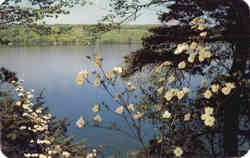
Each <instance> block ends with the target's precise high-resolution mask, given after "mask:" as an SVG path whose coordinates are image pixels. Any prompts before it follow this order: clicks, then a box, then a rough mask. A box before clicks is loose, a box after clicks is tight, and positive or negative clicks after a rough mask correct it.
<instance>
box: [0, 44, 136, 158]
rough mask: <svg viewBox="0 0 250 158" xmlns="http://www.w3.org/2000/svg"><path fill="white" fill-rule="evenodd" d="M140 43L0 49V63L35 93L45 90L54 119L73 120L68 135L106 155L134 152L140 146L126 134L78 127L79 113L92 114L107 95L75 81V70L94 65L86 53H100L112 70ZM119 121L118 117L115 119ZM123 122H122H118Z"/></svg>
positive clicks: (76, 71) (105, 118)
mask: <svg viewBox="0 0 250 158" xmlns="http://www.w3.org/2000/svg"><path fill="white" fill-rule="evenodd" d="M140 47H141V45H130V46H129V45H99V46H92V47H89V48H86V47H81V46H60V47H57V46H55V47H20V48H0V66H4V67H6V68H8V69H9V70H11V71H15V72H17V76H18V77H19V79H23V80H24V87H25V88H26V89H35V91H36V94H38V93H39V92H40V91H42V90H43V89H45V91H44V92H45V93H44V95H45V101H46V103H45V104H46V105H47V106H49V108H50V111H51V113H52V114H54V115H56V117H57V118H63V117H68V118H69V120H70V121H72V125H71V127H70V129H69V133H70V134H71V135H76V136H78V138H79V139H80V138H87V139H88V141H87V144H91V145H100V144H103V145H105V146H106V148H105V152H106V155H110V154H113V153H115V152H118V151H123V152H128V151H136V150H138V148H139V145H138V144H137V143H136V141H134V140H131V139H129V138H128V137H126V136H123V135H121V134H118V133H115V132H114V131H107V130H103V129H95V128H82V129H79V128H77V127H76V126H75V121H77V120H78V118H79V117H80V116H81V115H82V116H83V117H84V118H86V117H91V116H93V112H92V111H91V108H92V106H93V105H94V104H97V103H100V102H101V101H105V102H106V103H110V102H111V101H112V98H110V97H109V96H108V95H107V94H106V93H105V92H104V91H101V90H100V89H98V88H95V87H93V86H90V85H88V84H85V85H83V86H78V85H76V84H75V78H76V75H77V73H78V72H79V71H80V70H82V69H87V70H93V65H92V64H91V63H90V62H88V60H87V59H86V57H85V56H87V55H90V56H91V54H92V53H97V54H98V55H101V56H103V58H104V62H103V66H104V70H106V71H108V70H111V69H112V68H113V67H114V66H117V65H119V64H121V63H122V59H123V56H125V55H126V54H128V53H129V52H131V51H134V50H137V49H138V48H140ZM112 119H114V117H113V116H112V115H108V114H105V115H104V116H103V120H104V122H105V121H106V120H107V121H108V120H112ZM118 121H119V120H118ZM121 124H122V123H121Z"/></svg>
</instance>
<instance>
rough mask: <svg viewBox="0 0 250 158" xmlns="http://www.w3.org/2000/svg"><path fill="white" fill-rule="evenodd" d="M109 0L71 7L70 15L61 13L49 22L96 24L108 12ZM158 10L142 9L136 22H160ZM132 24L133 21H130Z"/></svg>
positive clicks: (96, 0)
mask: <svg viewBox="0 0 250 158" xmlns="http://www.w3.org/2000/svg"><path fill="white" fill-rule="evenodd" d="M108 9H109V8H108V0H95V4H94V5H91V6H90V5H85V6H82V7H81V6H77V7H74V8H71V9H70V12H71V13H70V14H69V15H60V16H59V18H58V19H56V20H55V19H52V20H48V22H49V23H52V24H55V23H61V24H96V23H97V21H98V20H100V19H101V18H102V16H104V15H106V14H108V13H109V12H108ZM156 12H157V11H156V10H155V9H153V8H151V9H147V10H143V11H142V13H143V14H142V15H141V16H139V17H138V19H136V22H133V23H136V24H155V23H159V20H158V19H157V17H158V16H157V15H156ZM130 24H131V23H130Z"/></svg>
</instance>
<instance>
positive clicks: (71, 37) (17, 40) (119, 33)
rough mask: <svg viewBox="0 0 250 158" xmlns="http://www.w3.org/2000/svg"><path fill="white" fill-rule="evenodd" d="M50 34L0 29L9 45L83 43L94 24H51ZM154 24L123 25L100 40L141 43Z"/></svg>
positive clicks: (15, 27) (0, 33) (17, 29)
mask: <svg viewBox="0 0 250 158" xmlns="http://www.w3.org/2000/svg"><path fill="white" fill-rule="evenodd" d="M49 27H50V28H51V30H52V32H51V33H48V34H39V33H37V32H36V31H32V30H31V29H30V28H27V27H24V26H8V28H7V29H0V37H1V38H0V39H1V40H2V42H1V43H5V44H6V43H7V44H8V45H9V46H12V45H14V46H37V45H83V44H86V42H88V41H89V39H90V37H92V36H91V35H93V32H94V31H93V29H92V28H93V25H61V24H60V25H51V26H49ZM150 27H153V25H123V26H121V28H120V29H115V30H112V31H110V32H106V33H102V34H101V36H100V38H99V39H98V40H96V41H95V40H94V41H93V40H92V41H93V42H99V43H101V44H104V43H105V44H106V43H109V44H135V43H141V42H142V41H141V38H142V37H144V36H147V35H149V33H148V31H147V29H148V28H150Z"/></svg>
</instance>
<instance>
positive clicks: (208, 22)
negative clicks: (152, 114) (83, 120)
mask: <svg viewBox="0 0 250 158" xmlns="http://www.w3.org/2000/svg"><path fill="white" fill-rule="evenodd" d="M113 2H114V3H113V4H114V5H115V6H116V7H117V8H120V9H121V11H124V13H125V14H127V13H131V14H132V12H128V11H129V10H134V11H135V12H138V11H139V9H140V8H143V7H150V6H152V5H164V4H166V3H169V2H173V3H171V4H170V5H169V6H168V8H169V9H170V11H168V12H162V13H161V14H160V15H159V19H160V20H161V22H162V25H161V26H159V27H155V28H152V29H150V32H151V33H152V35H151V36H150V37H146V38H144V39H143V48H142V49H140V50H137V51H135V52H132V53H130V54H129V55H128V56H127V57H126V58H125V62H126V64H127V65H126V70H125V73H124V74H123V75H124V76H130V75H132V74H134V73H135V72H137V71H140V70H142V69H143V68H144V67H146V66H149V65H151V66H154V67H155V66H156V67H157V65H158V70H159V71H160V69H161V68H162V67H164V62H165V63H166V61H168V62H171V63H172V65H171V66H170V67H171V68H170V69H168V72H167V73H166V76H169V75H170V74H171V73H177V74H178V73H182V74H183V78H182V80H181V81H182V82H185V80H187V78H189V77H192V76H195V77H197V75H198V76H200V77H201V78H206V79H209V81H210V84H209V85H210V86H211V85H215V84H218V83H219V82H220V81H224V82H229V81H230V82H234V83H236V84H237V86H236V87H237V88H236V89H235V90H234V91H233V94H232V95H230V96H228V97H225V98H224V97H223V96H220V95H219V96H216V97H215V98H214V99H212V101H211V102H206V101H204V100H202V99H201V98H193V99H192V100H193V101H194V106H195V107H197V108H198V109H199V108H201V109H202V107H203V106H205V105H210V106H212V107H213V108H216V113H217V114H219V115H217V117H218V118H216V119H218V124H216V127H215V128H213V129H211V130H210V129H209V130H207V131H206V132H205V131H203V132H202V130H200V129H198V131H193V132H191V133H193V134H194V133H196V134H197V133H199V134H198V135H199V136H201V135H203V134H205V135H206V134H207V133H209V135H210V136H212V137H216V134H218V135H219V137H222V138H221V140H220V143H218V144H217V145H219V146H217V147H214V146H216V145H215V144H216V143H215V142H214V143H211V148H212V149H211V150H212V151H210V152H211V153H212V155H213V156H215V157H216V156H239V155H241V153H240V151H239V150H243V149H242V148H239V144H241V143H242V140H241V139H242V137H244V138H243V140H247V139H248V140H249V120H250V117H249V116H250V114H249V108H248V105H249V101H248V100H249V83H246V82H244V83H243V81H246V80H249V62H250V56H249V54H250V53H249V35H250V29H249V28H250V19H249V18H250V15H249V7H248V5H247V4H246V3H245V2H244V1H242V0H237V1H236V0H227V1H224V0H212V1H211V0H209V1H208V0H202V1H201V0H178V1H175V0H165V1H161V0H159V1H158V0H152V1H150V2H148V3H143V2H145V1H143V2H142V1H133V2H131V3H130V1H125V0H124V1H113ZM135 12H134V13H135ZM134 13H133V14H134ZM173 19H174V20H177V21H178V22H179V24H178V25H173V26H168V25H167V24H166V23H167V22H168V21H169V20H173ZM200 43H203V45H204V46H206V47H207V50H205V51H208V50H209V52H210V51H211V52H210V53H211V54H210V53H209V55H208V59H206V58H204V59H202V58H201V55H200V54H199V58H197V57H195V55H197V53H196V54H193V55H191V54H192V52H191V54H190V51H188V48H189V47H192V46H194V47H196V46H195V45H196V44H198V45H199V44H200ZM176 49H181V50H182V51H184V52H186V53H182V54H180V55H177V54H178V52H176V51H175V50H176ZM198 50H200V51H201V50H202V49H201V48H199V49H198ZM182 51H180V52H182ZM174 52H175V53H174ZM187 60H188V61H187ZM180 64H182V65H183V68H182V69H181V72H178V71H177V72H176V69H178V67H179V66H180ZM165 65H166V64H165ZM181 67H182V66H181ZM184 76H185V77H184ZM181 81H180V83H179V84H180V85H181ZM220 84H221V83H220ZM203 90H204V89H203ZM199 92H200V93H201V92H203V91H202V90H201V91H199ZM206 92H207V94H209V93H210V92H209V91H205V94H206ZM150 95H153V94H151V93H150ZM220 97H223V99H222V98H220ZM247 98H248V99H247ZM164 104H165V103H164ZM191 107H192V106H191ZM191 107H190V108H191ZM246 118H248V119H246ZM243 122H244V123H243ZM242 124H244V125H245V126H244V127H245V128H243V126H242ZM243 129H244V130H243ZM202 133H203V134H202ZM190 135H192V134H190ZM210 136H208V138H209V137H210ZM218 139H219V138H217V140H218ZM208 140H209V139H208ZM208 140H207V141H208ZM210 140H211V139H210ZM217 140H211V141H212V142H213V141H217ZM240 142H241V143H240ZM243 144H244V143H243ZM218 148H220V149H221V151H220V152H216V150H218ZM248 148H249V147H248Z"/></svg>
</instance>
